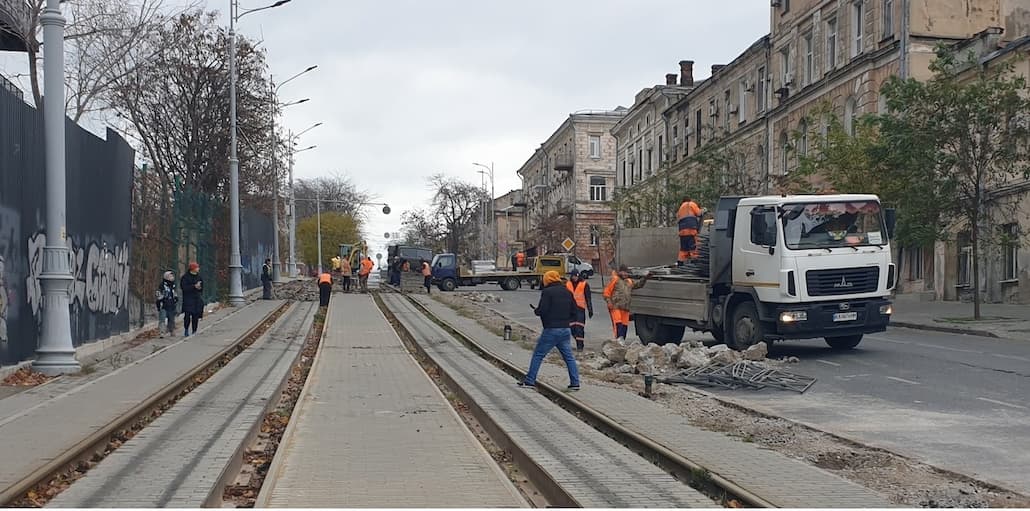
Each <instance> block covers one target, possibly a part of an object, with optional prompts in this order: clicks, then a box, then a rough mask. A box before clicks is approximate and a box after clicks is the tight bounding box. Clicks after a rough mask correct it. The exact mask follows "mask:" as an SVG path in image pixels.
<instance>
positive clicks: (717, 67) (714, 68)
mask: <svg viewBox="0 0 1030 511" xmlns="http://www.w3.org/2000/svg"><path fill="white" fill-rule="evenodd" d="M724 67H726V66H725V65H724V64H712V74H713V75H714V74H715V73H718V72H719V70H720V69H722V68H724Z"/></svg>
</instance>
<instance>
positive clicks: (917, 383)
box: [884, 376, 922, 385]
mask: <svg viewBox="0 0 1030 511" xmlns="http://www.w3.org/2000/svg"><path fill="white" fill-rule="evenodd" d="M884 378H887V379H888V380H894V381H900V382H901V383H908V384H909V385H922V383H919V382H917V381H912V380H906V379H904V378H898V377H896V376H885V377H884Z"/></svg>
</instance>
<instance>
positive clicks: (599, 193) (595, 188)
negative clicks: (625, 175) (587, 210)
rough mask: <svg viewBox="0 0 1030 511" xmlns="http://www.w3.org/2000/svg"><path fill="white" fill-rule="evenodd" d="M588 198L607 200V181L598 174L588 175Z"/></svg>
mask: <svg viewBox="0 0 1030 511" xmlns="http://www.w3.org/2000/svg"><path fill="white" fill-rule="evenodd" d="M590 200H592V201H606V200H608V181H607V180H606V179H605V178H603V177H600V176H590Z"/></svg>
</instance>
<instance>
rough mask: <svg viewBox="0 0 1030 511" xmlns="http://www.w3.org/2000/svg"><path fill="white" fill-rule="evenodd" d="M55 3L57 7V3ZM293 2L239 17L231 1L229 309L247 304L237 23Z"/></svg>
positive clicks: (284, 1) (247, 11)
mask: <svg viewBox="0 0 1030 511" xmlns="http://www.w3.org/2000/svg"><path fill="white" fill-rule="evenodd" d="M48 1H54V3H55V4H56V2H57V0H48ZM289 2H290V0H279V1H278V2H275V3H274V4H272V5H268V6H265V7H260V8H258V9H245V10H244V11H243V13H242V14H240V12H239V11H240V6H239V0H229V123H230V137H229V228H230V232H229V240H230V243H231V245H232V247H231V251H230V252H229V305H231V306H239V305H243V304H244V303H245V300H244V298H243V264H242V263H241V261H240V160H239V157H238V155H237V152H236V131H237V127H236V22H237V21H239V19H240V18H242V17H244V16H246V15H248V14H251V13H255V12H258V11H263V10H265V9H271V8H274V7H279V6H281V5H284V4H287V3H289Z"/></svg>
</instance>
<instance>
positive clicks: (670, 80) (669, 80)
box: [665, 73, 677, 85]
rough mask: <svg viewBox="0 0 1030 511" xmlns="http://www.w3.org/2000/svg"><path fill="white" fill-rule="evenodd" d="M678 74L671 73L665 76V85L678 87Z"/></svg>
mask: <svg viewBox="0 0 1030 511" xmlns="http://www.w3.org/2000/svg"><path fill="white" fill-rule="evenodd" d="M676 78H677V76H676V73H669V74H667V75H665V85H676Z"/></svg>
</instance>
